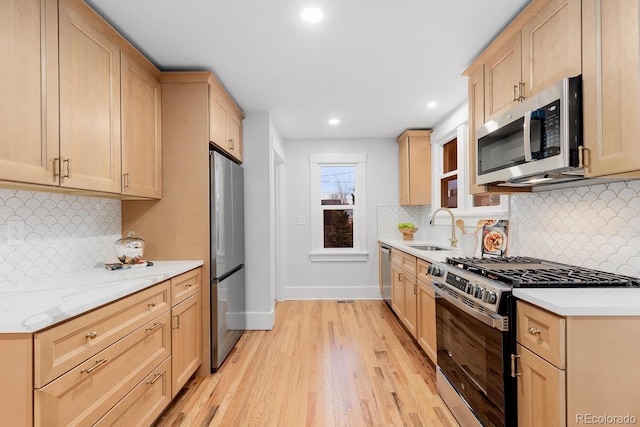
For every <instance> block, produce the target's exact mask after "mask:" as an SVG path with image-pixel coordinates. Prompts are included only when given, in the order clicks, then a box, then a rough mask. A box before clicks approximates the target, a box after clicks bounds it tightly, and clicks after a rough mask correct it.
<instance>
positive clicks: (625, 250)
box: [509, 181, 640, 277]
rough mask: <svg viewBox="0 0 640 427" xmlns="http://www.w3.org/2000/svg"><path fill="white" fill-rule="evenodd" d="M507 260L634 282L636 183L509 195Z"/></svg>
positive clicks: (639, 253)
mask: <svg viewBox="0 0 640 427" xmlns="http://www.w3.org/2000/svg"><path fill="white" fill-rule="evenodd" d="M509 219H510V222H509V224H510V232H509V239H510V240H511V241H510V244H509V247H510V249H509V253H510V255H528V256H533V257H537V258H543V259H548V260H552V261H559V262H563V263H567V264H575V265H581V266H585V267H589V268H595V269H599V270H604V271H608V272H612V273H619V274H625V275H629V276H636V277H640V181H622V182H615V183H610V184H598V185H591V186H584V187H575V188H567V189H562V190H551V191H545V192H538V193H531V194H519V195H512V196H511V200H510V216H509Z"/></svg>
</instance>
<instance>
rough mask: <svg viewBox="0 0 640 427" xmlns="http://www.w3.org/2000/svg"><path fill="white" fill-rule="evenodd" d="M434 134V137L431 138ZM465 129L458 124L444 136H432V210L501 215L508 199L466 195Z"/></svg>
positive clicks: (505, 197)
mask: <svg viewBox="0 0 640 427" xmlns="http://www.w3.org/2000/svg"><path fill="white" fill-rule="evenodd" d="M434 134H435V135H434ZM467 138H468V132H467V126H466V125H460V126H458V127H456V128H454V129H452V130H449V131H448V132H446V133H436V132H435V131H434V132H433V133H432V140H431V144H432V152H433V170H434V177H435V182H436V185H434V189H433V191H434V196H433V203H432V211H433V210H435V209H438V208H440V207H443V208H450V209H456V211H457V213H456V216H458V215H460V214H463V215H470V216H471V215H474V214H477V215H481V216H486V215H498V216H499V215H504V214H506V213H507V212H508V209H509V199H508V196H500V195H495V194H475V195H471V194H469V191H468V188H469V180H470V177H469V176H468V170H467V168H466V167H463V168H459V166H460V165H466V164H467V161H468V160H467V159H468V156H467Z"/></svg>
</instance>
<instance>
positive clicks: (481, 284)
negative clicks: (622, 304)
mask: <svg viewBox="0 0 640 427" xmlns="http://www.w3.org/2000/svg"><path fill="white" fill-rule="evenodd" d="M429 274H430V275H431V276H432V278H433V279H434V280H433V281H432V284H431V286H432V287H433V289H434V290H435V292H436V328H437V351H438V367H437V373H436V375H437V387H438V391H439V393H440V394H441V396H442V398H443V399H444V401H445V402H446V403H447V405H448V406H449V408H450V409H451V412H453V414H454V415H455V417H456V418H457V419H458V421H459V422H460V424H461V425H463V426H474V425H475V426H516V425H517V399H516V385H517V384H516V380H517V379H516V377H515V376H512V375H511V355H512V354H515V353H516V349H515V345H516V342H515V319H516V316H515V307H516V306H515V301H514V298H513V297H512V294H511V291H512V288H513V287H547V288H548V287H557V288H567V287H590V286H600V287H628V286H630V287H638V288H640V279H635V278H631V277H627V276H622V275H618V274H612V273H607V272H602V271H597V270H592V269H587V268H581V267H575V266H570V265H565V264H560V263H555V262H549V261H545V260H540V259H536V258H529V257H496V258H447V262H446V263H445V264H437V265H433V266H432V267H431V268H430V269H429Z"/></svg>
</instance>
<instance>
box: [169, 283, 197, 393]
mask: <svg viewBox="0 0 640 427" xmlns="http://www.w3.org/2000/svg"><path fill="white" fill-rule="evenodd" d="M200 295H201V293H200V292H197V293H196V294H195V295H193V296H191V297H189V298H187V299H186V300H184V301H182V302H181V303H179V304H177V305H176V306H174V307H173V308H172V309H171V315H172V323H173V326H172V331H171V346H172V349H171V356H172V358H171V365H172V368H171V369H172V372H173V376H172V378H173V380H172V387H171V388H172V390H173V392H172V394H171V397H172V398H173V397H175V395H176V394H178V391H180V389H181V388H182V386H184V385H185V383H186V382H187V380H188V379H189V378H190V377H191V375H193V373H194V372H195V371H196V369H198V366H200V363H202V348H201V335H202V326H201V325H202V301H201V298H200Z"/></svg>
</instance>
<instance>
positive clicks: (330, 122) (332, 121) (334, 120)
mask: <svg viewBox="0 0 640 427" xmlns="http://www.w3.org/2000/svg"><path fill="white" fill-rule="evenodd" d="M329 124H330V125H334V126H335V125H337V124H340V119H329Z"/></svg>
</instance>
